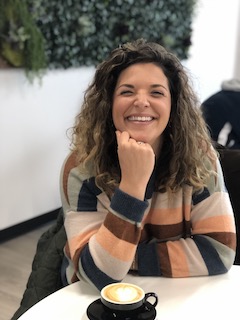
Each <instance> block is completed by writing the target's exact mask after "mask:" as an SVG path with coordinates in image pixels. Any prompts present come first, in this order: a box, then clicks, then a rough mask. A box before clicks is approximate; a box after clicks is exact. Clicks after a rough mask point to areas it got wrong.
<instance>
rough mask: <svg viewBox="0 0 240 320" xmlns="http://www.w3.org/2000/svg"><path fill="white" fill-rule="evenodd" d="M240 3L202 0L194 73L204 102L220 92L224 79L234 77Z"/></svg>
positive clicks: (197, 17) (190, 66)
mask: <svg viewBox="0 0 240 320" xmlns="http://www.w3.org/2000/svg"><path fill="white" fill-rule="evenodd" d="M239 13H240V1H239V0H198V4H197V9H196V12H195V18H194V21H193V34H192V46H191V48H190V57H189V59H188V61H186V62H185V65H186V66H187V68H188V69H189V71H190V74H191V76H192V79H193V81H194V85H195V89H196V91H197V93H198V95H199V99H200V101H204V100H205V99H206V98H208V97H209V96H210V95H212V94H213V93H215V92H217V91H218V90H219V89H220V86H221V82H222V81H223V80H227V79H230V78H232V77H233V76H234V73H235V71H234V68H235V67H236V63H237V59H238V62H239V61H240V59H239V52H240V51H238V56H237V49H238V48H239V46H240V42H238V41H237V39H238V37H239V35H238V29H239V27H238V23H239V22H238V18H239V15H240V14H239Z"/></svg>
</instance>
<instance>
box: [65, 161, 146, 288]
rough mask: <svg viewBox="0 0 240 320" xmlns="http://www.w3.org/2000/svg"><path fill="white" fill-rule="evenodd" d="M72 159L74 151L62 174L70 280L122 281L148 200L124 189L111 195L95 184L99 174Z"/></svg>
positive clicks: (101, 284) (133, 253)
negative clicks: (86, 171) (90, 173)
mask: <svg viewBox="0 0 240 320" xmlns="http://www.w3.org/2000/svg"><path fill="white" fill-rule="evenodd" d="M73 160H74V159H73V155H71V156H70V157H69V158H68V159H67V161H66V162H65V164H64V167H63V169H62V174H61V177H62V178H61V197H62V203H63V208H64V213H65V229H66V233H67V239H68V242H67V245H66V247H65V254H66V256H67V257H68V262H69V267H68V270H67V271H66V272H67V279H68V282H73V281H74V280H76V279H77V278H78V279H82V280H84V281H87V282H89V283H92V284H93V285H94V286H95V287H97V288H98V289H99V290H100V289H101V288H102V287H104V286H105V285H107V284H109V283H111V282H118V281H121V280H122V279H123V278H124V277H125V275H126V274H127V273H128V271H129V269H130V267H131V264H132V262H133V259H134V256H135V253H136V248H137V244H138V242H139V238H140V234H141V220H142V217H143V215H144V212H145V210H146V208H147V206H148V202H147V201H140V200H138V199H135V198H133V197H131V196H130V195H128V194H126V193H124V192H122V191H121V190H119V189H117V190H116V191H115V194H114V195H113V197H112V199H111V200H109V198H108V197H107V195H106V194H105V193H104V192H102V191H101V190H100V189H99V188H97V186H96V185H95V179H94V177H91V176H88V175H85V174H83V173H80V171H79V169H78V168H76V167H75V166H74V161H73ZM120 204H121V205H120ZM71 268H72V270H73V272H71V271H70V270H71ZM76 277H77V278H76Z"/></svg>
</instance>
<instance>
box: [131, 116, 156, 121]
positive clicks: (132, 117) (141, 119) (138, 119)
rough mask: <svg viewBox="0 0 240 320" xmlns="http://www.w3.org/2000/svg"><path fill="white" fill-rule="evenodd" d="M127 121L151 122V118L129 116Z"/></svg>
mask: <svg viewBox="0 0 240 320" xmlns="http://www.w3.org/2000/svg"><path fill="white" fill-rule="evenodd" d="M128 120H130V121H151V120H153V118H152V117H136V116H131V117H128Z"/></svg>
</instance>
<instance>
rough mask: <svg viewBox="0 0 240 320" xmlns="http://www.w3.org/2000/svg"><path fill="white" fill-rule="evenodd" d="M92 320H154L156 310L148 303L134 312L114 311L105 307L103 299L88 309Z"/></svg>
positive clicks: (93, 303)
mask: <svg viewBox="0 0 240 320" xmlns="http://www.w3.org/2000/svg"><path fill="white" fill-rule="evenodd" d="M87 316H88V318H89V319H90V320H154V319H155V318H156V309H155V308H154V307H153V305H152V304H151V303H149V302H148V301H146V302H145V303H144V304H143V305H142V306H141V307H140V308H137V309H135V310H132V311H114V310H111V309H110V308H107V307H105V306H104V305H103V304H102V302H101V299H98V300H95V301H94V302H92V303H91V304H90V305H89V306H88V308H87Z"/></svg>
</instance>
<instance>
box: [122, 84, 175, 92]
mask: <svg viewBox="0 0 240 320" xmlns="http://www.w3.org/2000/svg"><path fill="white" fill-rule="evenodd" d="M121 87H127V88H131V89H134V85H132V84H128V83H123V84H121V85H120V86H118V87H117V88H116V89H117V90H118V89H120V88H121ZM150 87H151V88H159V87H161V88H163V89H165V90H166V91H169V89H167V88H166V87H165V86H164V85H162V84H158V83H156V84H151V85H150Z"/></svg>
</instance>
